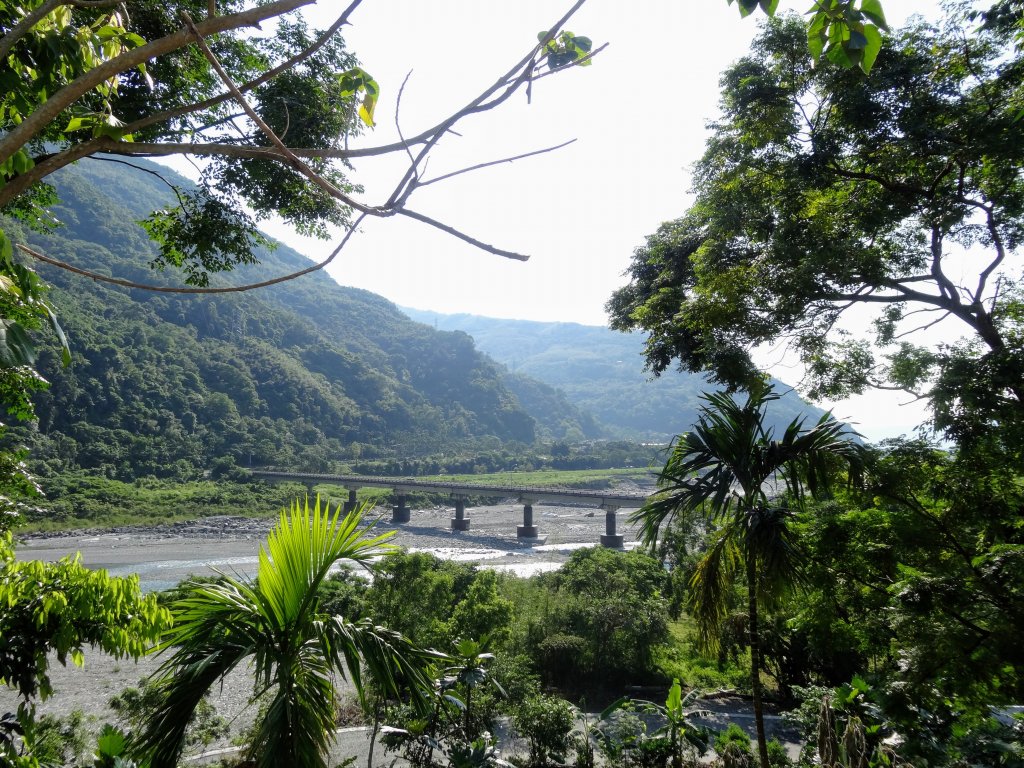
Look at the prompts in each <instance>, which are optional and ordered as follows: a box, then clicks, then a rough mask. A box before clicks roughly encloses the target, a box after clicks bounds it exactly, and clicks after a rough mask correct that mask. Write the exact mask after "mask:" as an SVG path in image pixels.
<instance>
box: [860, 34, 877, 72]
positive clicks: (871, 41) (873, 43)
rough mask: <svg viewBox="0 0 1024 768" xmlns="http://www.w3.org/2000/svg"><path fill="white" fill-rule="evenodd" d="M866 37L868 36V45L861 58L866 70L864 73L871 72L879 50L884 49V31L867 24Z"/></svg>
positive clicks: (861, 64) (862, 67) (863, 67)
mask: <svg viewBox="0 0 1024 768" xmlns="http://www.w3.org/2000/svg"><path fill="white" fill-rule="evenodd" d="M864 37H865V38H867V41H868V42H867V45H865V46H864V55H863V57H862V58H861V60H860V68H861V69H862V70H863V71H864V74H866V75H869V74H871V67H873V66H874V65H875V59H877V58H878V52H879V51H880V50H882V33H881V32H879V31H878V27H876V26H874V25H872V24H867V25H865V27H864Z"/></svg>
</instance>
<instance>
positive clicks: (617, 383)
mask: <svg viewBox="0 0 1024 768" xmlns="http://www.w3.org/2000/svg"><path fill="white" fill-rule="evenodd" d="M404 311H405V312H406V313H407V314H408V315H409V316H410V317H412V318H413V319H416V320H420V321H422V322H424V323H429V324H431V325H433V326H434V327H435V328H437V329H439V330H449V331H450V330H459V331H463V332H465V333H467V334H469V335H470V336H472V337H473V339H474V341H475V342H476V344H477V346H478V347H479V348H480V349H481V350H483V351H484V352H486V353H487V354H489V355H490V356H491V357H493V358H494V359H495V360H497V361H498V362H500V363H504V364H505V366H507V367H508V369H509V370H510V371H511V372H512V373H513V374H516V375H525V376H526V377H528V378H531V379H538V380H540V381H542V382H544V383H545V384H548V385H550V386H552V387H556V388H557V389H559V390H561V391H562V392H564V393H565V395H566V396H567V397H568V399H569V401H570V402H571V403H572V404H574V405H575V406H577V407H578V408H580V409H582V410H584V411H586V412H589V413H591V414H593V415H594V416H595V417H596V418H597V420H598V421H599V422H601V423H602V424H604V425H606V426H607V427H608V428H610V429H611V430H613V431H614V432H615V434H616V435H618V436H620V437H629V438H633V439H641V440H652V441H654V440H657V441H664V440H668V439H670V438H671V437H672V436H673V435H676V434H679V433H680V432H685V431H686V430H687V429H688V428H689V427H690V426H691V425H692V424H693V423H694V421H695V420H696V417H697V408H698V407H699V405H700V394H701V392H704V391H708V390H711V389H714V386H713V385H712V384H710V383H709V382H708V380H707V379H706V378H705V377H703V376H698V375H693V374H688V373H681V372H679V371H666V372H665V373H663V374H662V375H661V376H659V377H657V378H652V377H651V376H650V375H649V374H647V373H645V372H644V370H643V347H644V337H643V334H641V333H629V334H627V333H619V332H618V331H613V330H611V329H610V328H606V327H602V326H594V325H579V324H577V323H543V322H535V321H530V320H499V319H494V318H489V317H480V316H477V315H465V314H458V315H444V314H439V313H436V312H428V311H423V310H417V309H409V308H406V309H405V310H404ZM505 383H506V386H508V388H509V389H510V390H512V391H513V392H518V389H517V385H516V383H515V381H514V380H513V379H511V378H506V380H505ZM779 391H780V392H785V394H784V395H783V396H782V398H781V399H780V400H778V401H777V402H775V403H773V404H772V405H771V407H770V408H769V410H768V420H769V423H771V424H772V425H774V426H776V427H781V426H785V425H786V424H788V423H789V422H790V421H791V420H792V419H793V418H795V417H796V416H798V415H800V414H806V415H807V417H808V420H809V421H810V420H816V419H817V418H818V417H819V416H821V414H822V413H823V411H822V410H821V409H820V408H817V407H815V406H812V405H809V404H808V403H806V402H804V401H803V400H802V399H801V398H800V397H799V395H797V394H796V392H794V391H793V390H792V389H791V388H789V387H787V386H786V385H785V384H781V383H779Z"/></svg>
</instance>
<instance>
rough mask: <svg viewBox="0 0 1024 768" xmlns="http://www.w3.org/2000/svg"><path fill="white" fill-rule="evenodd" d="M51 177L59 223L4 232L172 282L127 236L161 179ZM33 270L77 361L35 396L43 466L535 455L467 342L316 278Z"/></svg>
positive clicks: (301, 262) (122, 469)
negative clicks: (241, 284)
mask: <svg viewBox="0 0 1024 768" xmlns="http://www.w3.org/2000/svg"><path fill="white" fill-rule="evenodd" d="M147 167H148V168H150V169H151V170H152V169H156V170H158V171H159V173H160V174H162V175H164V176H165V177H172V176H173V175H174V174H172V173H171V172H170V171H168V170H166V169H163V168H160V167H159V166H147ZM54 181H55V183H56V185H57V186H58V187H59V190H60V196H61V200H62V204H61V206H60V207H59V208H57V209H55V211H54V212H55V214H56V216H57V218H58V219H59V220H60V221H61V223H62V226H60V227H59V228H57V229H56V230H54V231H53V232H51V233H49V234H46V235H41V234H38V233H35V232H27V231H25V230H24V229H22V228H20V227H19V226H18V224H17V223H15V222H9V221H8V222H5V223H4V226H5V227H7V231H8V233H10V234H13V235H15V236H16V239H18V240H20V241H22V242H28V243H31V244H33V245H34V246H35V247H37V248H39V249H41V250H43V251H44V252H47V253H49V254H51V255H53V256H56V257H59V258H62V259H64V260H66V261H68V262H70V263H72V264H75V265H77V266H80V267H84V268H87V269H92V270H95V271H98V272H101V273H106V274H112V275H115V276H118V277H122V278H128V279H131V280H136V281H139V282H144V283H170V282H173V283H174V284H180V280H179V279H178V278H177V276H172V275H162V274H160V273H155V272H153V271H151V270H150V269H149V268H148V266H147V262H148V261H149V259H151V258H152V255H153V253H154V246H153V245H152V243H151V242H150V241H149V240H148V239H147V237H146V235H145V233H144V232H142V230H141V229H139V227H138V226H137V225H136V224H135V222H136V221H137V220H138V219H141V218H142V217H143V216H144V215H145V214H148V213H149V212H151V211H152V210H154V209H155V208H157V207H159V206H161V205H165V204H166V203H167V202H168V200H169V197H170V190H169V189H168V187H167V186H166V184H165V183H164V182H163V181H162V180H161V179H160V178H159V177H158V176H157V175H155V174H153V173H149V172H144V171H139V170H135V169H132V168H129V167H127V166H125V165H124V164H122V163H116V162H109V161H102V160H86V161H82V162H80V163H79V164H78V166H77V167H74V168H70V169H67V170H65V171H62V172H61V173H60V174H58V175H56V176H55V178H54ZM178 181H179V183H180V182H181V180H180V179H179V180H178ZM259 257H260V259H261V261H262V262H263V263H262V265H261V266H259V267H253V268H245V270H244V272H242V273H238V274H232V275H230V278H229V279H230V280H232V281H252V280H256V279H260V278H261V277H265V276H268V275H271V274H273V275H279V274H286V273H288V272H291V271H294V270H296V269H298V268H301V267H304V266H307V265H308V264H309V262H308V261H307V260H306V259H305V258H303V257H302V256H301V255H299V254H298V253H296V252H294V251H292V250H291V249H289V248H287V247H285V246H280V247H278V248H277V249H276V250H274V251H272V252H266V251H263V252H261V253H260V254H259ZM40 272H41V273H42V274H43V276H44V277H45V279H46V280H47V281H48V282H50V283H51V284H52V285H53V290H52V292H51V294H50V298H51V301H52V303H53V304H54V305H55V307H56V310H57V313H58V316H59V318H60V322H61V323H62V325H63V326H64V328H65V330H66V331H67V332H68V335H69V337H70V341H71V347H72V351H73V364H72V365H71V366H70V367H69V368H66V369H65V368H62V367H61V365H60V364H59V361H58V358H57V355H56V348H55V347H53V348H50V349H49V350H46V351H44V353H43V356H42V361H41V371H42V373H43V375H44V376H45V377H46V378H47V379H48V380H49V381H50V382H51V387H50V389H49V390H48V391H47V392H44V393H42V394H41V395H39V396H38V398H37V408H38V414H39V424H38V431H34V432H33V434H32V435H31V442H32V443H33V455H34V456H35V457H38V458H40V459H43V460H45V461H47V462H49V463H50V464H51V465H52V468H54V469H59V468H61V467H83V468H90V469H102V470H104V471H106V472H108V473H109V474H112V475H115V476H118V477H131V476H137V475H146V474H152V475H157V476H181V477H187V476H192V475H194V474H195V472H196V471H197V469H200V468H203V467H206V466H209V464H210V462H211V461H213V460H214V459H216V458H218V457H224V456H230V457H233V458H234V460H235V461H236V462H237V463H238V464H241V465H249V464H252V465H264V464H274V465H285V466H294V467H298V468H305V469H327V468H329V467H330V466H331V464H332V462H334V461H336V460H338V459H350V458H356V457H359V456H364V457H365V456H370V455H389V454H390V455H394V454H406V455H415V454H417V453H422V452H428V451H436V450H443V449H445V448H447V447H450V446H454V445H473V444H477V443H483V444H488V445H491V444H494V443H495V442H496V441H512V442H520V443H531V442H533V441H534V440H535V438H536V437H537V436H538V432H539V431H541V430H542V428H539V427H538V424H537V422H536V421H535V419H534V418H533V417H532V416H531V415H530V414H529V413H527V411H526V410H525V409H524V408H523V407H522V406H521V405H520V403H519V402H518V400H517V399H516V397H515V396H514V395H513V394H512V393H511V392H510V391H509V390H508V389H507V388H506V386H505V385H504V384H503V383H502V381H501V378H500V373H501V371H500V366H498V365H496V364H495V363H494V362H493V361H492V360H491V359H490V358H488V357H487V356H486V355H484V354H482V353H481V352H479V351H478V350H477V349H476V348H475V347H474V344H473V341H472V339H471V338H470V337H469V336H467V335H466V334H464V333H461V332H444V331H437V330H435V329H433V328H431V327H429V326H427V325H423V324H421V323H417V322H414V321H411V320H410V319H409V318H407V317H406V316H405V315H403V314H402V313H401V312H400V311H399V310H398V309H397V308H396V307H395V306H394V305H393V304H391V303H390V302H388V301H386V300H385V299H383V298H381V297H380V296H377V295H374V294H371V293H368V292H366V291H362V290H356V289H352V288H344V287H341V286H339V285H338V284H337V283H336V282H334V280H333V279H331V278H330V277H329V276H328V275H326V274H323V273H313V274H311V275H307V276H305V277H303V278H300V279H298V280H295V281H291V282H287V283H283V284H280V285H278V286H274V287H272V288H266V289H260V290H257V291H251V292H246V293H238V294H223V295H219V296H189V295H181V294H169V293H153V292H149V291H143V290H139V289H128V288H121V287H117V286H111V285H107V284H104V283H99V282H94V281H91V280H88V279H86V278H83V277H80V276H77V275H72V274H69V273H67V272H64V271H62V270H57V269H52V268H49V267H41V268H40ZM225 279H227V278H217V277H215V282H217V281H220V284H224V282H225ZM548 395H549V397H548V399H547V400H546V401H545V403H546V405H545V407H546V408H548V409H549V410H550V409H555V410H554V411H552V412H546V413H544V419H545V421H546V422H548V423H551V424H554V425H555V428H556V432H557V430H558V429H562V428H564V427H568V428H571V429H573V430H576V431H582V432H592V431H593V429H594V427H593V424H592V420H591V422H587V420H586V417H583V416H582V415H581V414H579V413H578V412H577V411H575V409H573V408H572V407H571V406H569V405H568V404H567V403H564V401H563V405H564V406H565V408H564V410H561V411H559V410H558V409H559V408H560V405H559V403H558V398H557V393H556V394H552V393H550V391H549V392H548ZM580 419H583V423H581V422H580ZM23 436H24V434H22V437H23ZM555 436H560V435H558V434H555Z"/></svg>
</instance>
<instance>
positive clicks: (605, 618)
mask: <svg viewBox="0 0 1024 768" xmlns="http://www.w3.org/2000/svg"><path fill="white" fill-rule="evenodd" d="M539 581H540V584H541V585H542V588H543V589H544V590H545V591H547V592H548V595H549V596H548V597H547V598H546V599H545V601H544V606H543V609H542V612H541V613H540V615H539V616H537V615H536V614H535V616H534V618H532V621H533V622H535V624H533V626H531V627H530V628H529V630H528V633H529V637H528V641H529V642H530V646H531V648H532V649H533V650H534V653H535V657H536V658H537V661H538V663H540V664H542V665H543V666H542V667H541V671H542V672H543V674H544V675H545V677H547V678H548V679H550V680H553V681H556V682H558V683H561V684H565V685H572V686H584V685H587V684H597V685H606V684H612V683H618V682H625V681H631V682H634V681H636V680H642V679H644V678H645V677H647V676H649V675H650V674H651V672H652V667H653V652H654V649H655V647H657V646H658V645H659V644H661V643H663V642H665V641H666V640H667V639H668V625H667V623H666V622H667V615H668V602H667V599H666V597H665V595H666V594H667V590H668V586H669V585H668V574H667V573H666V572H665V570H664V569H663V568H662V567H661V565H660V563H659V562H658V561H657V560H655V559H654V558H652V557H649V556H648V555H645V554H644V553H642V552H639V551H633V552H617V551H613V550H610V549H605V548H603V547H596V548H593V549H582V550H579V551H577V552H574V553H573V554H572V556H571V557H570V558H569V561H568V562H567V563H566V564H565V565H564V566H563V567H562V568H561V570H559V571H557V572H555V573H552V574H550V575H546V576H544V577H541V578H540V579H539Z"/></svg>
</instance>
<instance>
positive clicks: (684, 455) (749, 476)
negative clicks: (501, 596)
mask: <svg viewBox="0 0 1024 768" xmlns="http://www.w3.org/2000/svg"><path fill="white" fill-rule="evenodd" d="M702 398H703V399H704V400H705V401H706V404H705V405H702V406H701V408H700V414H699V417H698V420H697V423H696V425H695V426H694V428H693V430H692V431H691V432H688V433H687V434H685V435H682V436H680V437H679V438H677V439H676V441H675V444H674V446H673V448H672V453H671V455H670V456H669V459H668V462H667V463H666V464H665V468H664V470H663V471H662V472H661V473H660V475H659V480H658V488H659V491H658V493H657V494H656V495H655V496H654V497H653V498H652V500H651V501H649V502H648V503H647V504H646V505H645V506H644V507H642V508H641V509H639V510H637V511H636V512H634V513H633V515H632V516H631V518H630V519H631V521H632V522H639V523H640V525H641V536H642V538H643V540H644V541H645V543H647V544H648V545H649V546H652V547H653V546H654V545H655V543H656V542H657V540H658V532H659V530H660V528H661V526H662V525H664V524H665V523H666V522H668V521H671V520H673V519H675V520H677V521H679V522H682V523H684V524H687V523H688V524H689V525H691V526H702V527H703V528H705V529H706V530H707V532H708V534H709V541H708V548H707V551H706V552H704V554H703V555H702V556H701V558H700V560H699V562H698V564H697V567H696V569H695V571H694V574H693V576H692V578H691V580H690V598H689V604H690V607H691V610H692V612H693V615H694V618H695V619H696V620H697V623H698V627H699V630H700V639H701V641H702V645H703V646H704V647H705V648H706V649H708V650H712V649H714V648H717V644H718V631H719V629H720V627H721V624H722V621H723V619H725V618H726V615H727V611H728V602H727V601H728V597H729V594H730V591H731V589H730V588H731V585H732V583H733V580H734V578H736V577H737V576H738V575H739V574H741V573H742V574H743V575H744V576H745V577H746V586H747V596H748V603H747V619H748V629H749V634H750V675H751V689H752V692H753V699H754V716H755V720H756V725H757V740H758V751H759V755H760V759H761V765H762V766H767V765H768V749H767V741H766V738H765V732H764V714H763V709H762V702H761V679H760V676H761V647H760V643H759V640H758V608H759V602H760V604H761V605H764V604H765V603H766V602H767V601H771V600H774V599H777V598H778V597H779V595H780V594H781V593H782V591H783V590H785V589H786V588H788V586H790V585H791V584H792V583H793V582H794V581H798V580H799V578H800V553H799V545H798V542H797V541H796V537H795V534H794V533H793V531H792V529H791V528H790V526H789V520H790V518H791V516H792V512H791V511H790V510H789V508H788V507H787V506H786V500H787V499H789V500H793V501H794V502H796V503H797V504H800V503H801V502H802V501H803V499H804V498H805V496H806V495H808V494H810V495H811V496H815V497H817V496H819V495H820V494H821V493H823V492H825V491H826V490H827V489H828V487H829V483H830V481H831V480H832V479H833V478H834V477H835V476H836V475H837V473H838V471H839V470H840V469H841V468H842V467H843V465H845V466H846V467H847V468H848V470H849V472H850V476H851V478H853V477H855V476H856V475H857V474H858V473H859V471H860V467H861V466H862V456H863V449H862V447H861V446H860V445H858V444H857V443H856V442H854V440H853V439H852V438H853V437H854V436H855V433H851V432H849V431H848V430H847V428H846V427H845V425H843V424H841V423H839V422H838V421H836V420H835V419H834V418H833V417H832V415H831V414H825V415H824V416H822V417H821V419H820V420H819V421H818V422H817V423H816V424H815V425H814V426H813V427H812V428H810V429H805V428H804V420H803V419H799V418H798V419H794V420H793V422H792V423H790V424H789V426H788V427H787V428H786V430H785V433H784V434H783V436H782V438H781V439H779V440H775V439H774V433H773V431H772V429H771V428H766V427H765V424H764V415H765V407H766V406H767V404H768V403H769V402H771V401H773V400H777V399H779V395H778V394H777V393H776V392H775V391H774V390H773V388H772V386H771V385H770V384H768V383H767V382H766V381H763V380H760V381H758V382H756V383H755V384H753V385H752V386H751V388H750V391H749V394H748V397H747V401H746V403H744V404H742V405H741V404H740V403H739V402H737V401H736V400H735V399H734V398H733V397H732V396H731V395H729V394H726V393H723V392H717V393H714V394H705V395H703V396H702Z"/></svg>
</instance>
